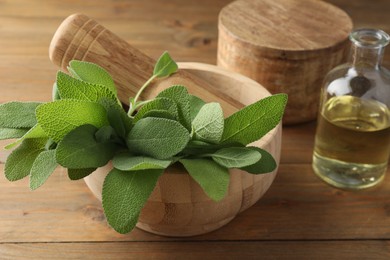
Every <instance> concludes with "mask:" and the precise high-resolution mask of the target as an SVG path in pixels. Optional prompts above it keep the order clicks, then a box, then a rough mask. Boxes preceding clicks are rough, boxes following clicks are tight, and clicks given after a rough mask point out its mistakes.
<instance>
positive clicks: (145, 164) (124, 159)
mask: <svg viewBox="0 0 390 260" xmlns="http://www.w3.org/2000/svg"><path fill="white" fill-rule="evenodd" d="M112 164H113V165H114V167H115V168H117V169H118V170H121V171H135V170H147V169H165V168H167V167H168V166H169V165H170V164H171V160H158V159H155V158H151V157H146V156H134V155H132V154H129V153H121V154H118V155H116V156H115V157H114V159H113V160H112Z"/></svg>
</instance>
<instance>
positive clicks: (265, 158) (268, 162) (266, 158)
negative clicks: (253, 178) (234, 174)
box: [240, 147, 278, 174]
mask: <svg viewBox="0 0 390 260" xmlns="http://www.w3.org/2000/svg"><path fill="white" fill-rule="evenodd" d="M248 148H249V149H252V150H254V151H257V152H259V153H260V154H261V159H260V160H259V161H258V162H256V163H255V164H252V165H249V166H246V167H242V168H240V169H241V170H244V171H246V172H248V173H252V174H263V173H269V172H272V171H274V170H275V169H276V168H277V167H278V165H277V163H276V161H275V159H274V158H273V157H272V155H271V154H270V153H268V152H267V151H265V150H263V149H261V148H259V147H248Z"/></svg>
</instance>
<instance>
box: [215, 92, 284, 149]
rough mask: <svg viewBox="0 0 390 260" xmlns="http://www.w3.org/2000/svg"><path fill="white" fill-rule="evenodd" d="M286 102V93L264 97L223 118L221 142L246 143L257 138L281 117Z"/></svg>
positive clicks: (270, 128) (272, 126)
mask: <svg viewBox="0 0 390 260" xmlns="http://www.w3.org/2000/svg"><path fill="white" fill-rule="evenodd" d="M286 103H287V95H286V94H277V95H273V96H269V97H266V98H264V99H261V100H259V101H257V102H256V103H253V104H251V105H249V106H247V107H245V108H243V109H241V110H240V111H238V112H236V113H234V114H233V115H231V116H229V117H228V118H226V119H225V127H224V131H223V135H222V140H221V142H239V143H242V144H244V145H247V144H249V143H251V142H254V141H256V140H259V139H260V138H261V137H263V136H264V135H265V134H266V133H268V132H269V131H270V130H272V129H273V128H274V127H275V126H276V125H277V124H279V122H280V120H281V119H282V116H283V112H284V108H285V106H286Z"/></svg>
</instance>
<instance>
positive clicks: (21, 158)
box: [4, 138, 47, 181]
mask: <svg viewBox="0 0 390 260" xmlns="http://www.w3.org/2000/svg"><path fill="white" fill-rule="evenodd" d="M46 142H47V138H37V139H26V140H24V141H23V142H22V144H21V145H20V146H19V147H17V148H16V149H15V150H13V151H12V153H11V154H10V155H9V156H8V158H7V161H6V162H5V167H4V173H5V177H6V178H7V179H8V180H9V181H17V180H20V179H23V178H24V177H26V176H28V175H29V174H30V171H31V167H32V166H33V163H34V161H35V159H36V158H37V156H38V155H39V154H40V153H41V152H42V151H43V150H44V149H45V144H46Z"/></svg>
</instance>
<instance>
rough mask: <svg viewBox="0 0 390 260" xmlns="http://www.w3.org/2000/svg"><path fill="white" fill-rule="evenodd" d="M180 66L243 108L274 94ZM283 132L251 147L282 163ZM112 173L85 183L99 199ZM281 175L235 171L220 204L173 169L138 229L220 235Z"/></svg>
mask: <svg viewBox="0 0 390 260" xmlns="http://www.w3.org/2000/svg"><path fill="white" fill-rule="evenodd" d="M179 67H180V68H181V69H183V70H184V71H186V72H191V73H192V74H193V75H196V76H198V77H200V78H202V79H203V80H205V81H207V82H208V83H210V86H219V87H215V90H220V89H219V88H220V87H221V86H223V88H224V89H225V88H226V92H225V94H227V95H228V96H230V97H232V98H237V99H238V100H239V101H240V102H241V103H243V104H244V105H249V104H251V103H253V102H255V101H257V100H259V99H262V98H264V97H266V96H269V95H270V93H269V92H268V91H267V90H266V89H265V88H263V87H262V86H261V85H260V84H258V83H257V82H255V81H253V80H251V79H249V78H247V77H244V76H242V75H240V74H238V73H232V72H230V71H227V70H224V69H222V68H220V67H217V66H213V65H207V64H201V63H179ZM281 133H282V126H281V124H279V125H278V126H277V127H276V128H274V129H273V130H271V131H270V132H269V133H268V134H267V135H265V136H264V137H263V138H262V139H260V140H259V141H256V142H254V143H253V144H251V145H255V146H258V147H261V148H263V149H265V150H267V151H268V152H269V153H271V154H272V156H273V157H274V158H275V160H276V162H277V163H278V164H279V159H280V150H281ZM111 168H112V165H111V164H108V165H106V166H104V167H102V168H99V169H97V170H96V171H95V172H94V173H92V174H91V175H89V176H87V177H86V178H84V180H85V182H86V183H87V185H88V187H89V188H90V189H91V191H92V193H93V194H94V195H95V196H96V197H97V198H98V199H100V200H101V198H102V186H103V182H104V178H105V177H106V175H107V174H108V172H109V171H110V169H111ZM276 172H277V170H274V171H273V172H272V173H267V174H260V175H253V174H249V173H247V172H244V171H241V170H238V169H232V170H230V185H229V191H228V194H227V196H226V197H225V198H224V199H222V200H221V201H219V202H215V201H213V200H211V199H210V198H208V197H207V195H206V194H205V193H204V192H203V190H202V188H201V187H200V186H199V185H198V184H197V183H196V182H195V181H194V180H193V179H192V178H191V177H190V175H189V174H187V172H186V171H185V169H184V168H183V167H179V166H173V167H169V168H168V169H167V170H166V171H165V172H164V174H163V175H162V176H161V177H160V179H159V180H158V183H157V186H156V188H155V189H154V191H153V193H152V195H151V196H150V198H149V199H148V201H147V203H146V205H145V207H144V208H143V209H142V211H141V215H140V218H139V222H138V224H137V227H138V228H141V229H143V230H145V231H148V232H151V233H155V234H159V235H165V236H194V235H200V234H204V233H207V232H210V231H213V230H216V229H218V228H220V227H222V226H223V225H225V224H227V223H228V222H229V221H231V220H232V219H233V218H234V217H235V216H236V215H237V214H238V213H240V212H242V211H244V210H246V209H248V208H249V207H251V206H252V205H253V204H255V203H256V202H257V201H258V200H259V199H260V198H261V197H262V196H263V195H264V193H265V192H266V191H267V190H268V188H269V187H270V186H271V184H272V182H273V180H274V178H275V176H276ZM205 174H207V173H205Z"/></svg>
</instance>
